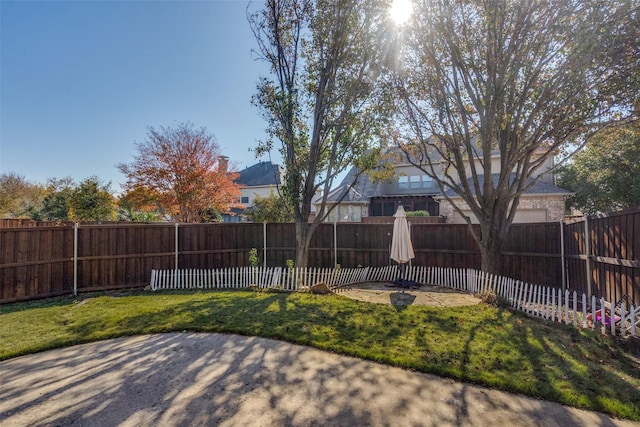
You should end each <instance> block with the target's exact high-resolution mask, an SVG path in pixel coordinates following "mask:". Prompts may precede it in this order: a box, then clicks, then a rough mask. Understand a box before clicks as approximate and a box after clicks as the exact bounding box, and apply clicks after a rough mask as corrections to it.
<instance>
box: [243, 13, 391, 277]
mask: <svg viewBox="0 0 640 427" xmlns="http://www.w3.org/2000/svg"><path fill="white" fill-rule="evenodd" d="M386 3H387V2H386V1H383V0H366V1H362V0H317V1H311V0H266V1H265V6H264V8H263V9H262V10H260V11H258V12H256V13H254V14H252V15H251V16H250V17H249V21H250V24H251V27H252V29H253V32H254V34H255V36H256V39H257V42H258V46H259V50H258V54H259V55H260V57H261V58H262V59H263V60H265V61H266V62H267V63H268V64H269V66H270V68H271V74H272V76H271V78H267V77H264V78H262V79H261V80H260V82H259V84H258V92H257V94H256V95H255V97H254V100H253V101H254V104H255V105H256V106H258V107H259V108H260V110H261V111H262V113H263V115H264V117H265V119H266V120H267V122H268V129H267V131H268V136H269V139H268V140H267V141H264V142H263V143H262V144H261V145H260V146H259V147H258V148H257V150H256V151H257V154H262V153H265V152H268V151H271V150H272V149H273V148H274V144H276V147H278V146H279V149H280V153H281V154H282V157H283V162H284V166H285V169H286V171H285V176H284V183H283V186H282V190H281V194H282V197H283V198H284V199H285V200H286V201H287V205H288V206H290V207H291V209H292V216H293V219H294V221H295V224H296V227H295V228H296V241H297V247H296V265H297V266H300V267H304V266H306V265H307V253H308V248H309V243H310V241H311V236H312V234H313V232H314V230H315V229H316V227H317V226H318V224H319V223H320V222H322V221H323V220H324V219H325V218H326V216H327V215H328V213H329V212H328V211H329V210H330V209H332V207H327V204H326V197H327V195H328V194H329V189H330V188H331V187H332V184H333V181H334V179H335V178H336V176H338V175H339V174H340V173H341V172H342V171H344V170H345V169H346V168H347V167H348V166H349V165H352V164H354V165H356V166H357V167H358V169H359V171H360V173H364V172H365V171H368V170H371V169H372V168H374V167H376V165H377V161H376V160H377V155H378V153H379V151H380V148H379V147H378V148H373V147H372V145H373V144H372V140H373V139H374V136H375V135H376V133H377V131H378V130H379V129H380V128H381V127H382V126H384V118H385V113H386V111H385V92H384V91H383V90H382V87H381V86H380V85H378V83H379V81H380V79H381V76H382V69H383V65H384V63H385V60H386V59H387V57H388V56H390V54H391V53H392V50H391V46H388V45H385V43H386V42H387V38H386V35H385V34H384V31H382V30H383V29H384V28H385V26H386V25H387V21H388V5H387V4H386ZM319 192H321V193H322V195H323V196H322V200H321V203H320V208H319V212H318V214H317V216H316V217H315V218H314V220H313V221H312V222H309V217H310V214H311V206H312V201H313V199H314V198H315V197H316V196H317V195H318V193H319ZM345 194H346V193H345Z"/></svg>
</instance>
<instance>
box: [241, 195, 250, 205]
mask: <svg viewBox="0 0 640 427" xmlns="http://www.w3.org/2000/svg"><path fill="white" fill-rule="evenodd" d="M240 203H244V204H247V203H249V197H248V196H242V197H240Z"/></svg>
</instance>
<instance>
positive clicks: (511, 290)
mask: <svg viewBox="0 0 640 427" xmlns="http://www.w3.org/2000/svg"><path fill="white" fill-rule="evenodd" d="M397 278H402V279H405V280H411V281H414V282H417V283H421V284H436V285H440V286H446V287H449V288H453V289H457V290H460V291H464V292H469V293H473V294H479V295H483V294H488V293H493V294H495V295H496V296H497V297H499V298H501V299H502V301H504V302H505V303H506V304H508V305H509V307H511V308H512V309H515V310H519V311H522V312H524V313H527V314H529V315H531V316H536V317H540V318H544V319H547V320H551V321H554V322H559V323H565V324H568V325H573V326H576V327H582V328H591V329H593V328H600V329H601V332H602V333H607V334H611V335H620V336H623V337H624V336H627V335H631V336H640V306H639V305H631V304H628V303H626V302H623V303H620V304H618V303H613V304H612V303H610V302H608V301H606V300H605V299H604V298H599V299H598V298H596V297H595V296H592V297H590V298H589V297H587V295H586V294H584V293H582V294H579V293H578V292H577V291H569V290H568V289H567V290H564V291H563V290H562V289H558V288H554V287H549V286H541V285H534V284H529V283H526V282H522V281H519V280H515V279H512V278H508V277H504V276H498V275H492V274H488V273H485V272H482V271H478V270H474V269H468V268H467V269H463V268H440V267H408V268H407V269H405V271H404V272H403V273H400V272H399V271H398V269H397V268H396V267H395V266H386V267H377V268H374V267H363V268H350V269H333V268H327V269H318V268H306V269H301V268H293V269H283V268H281V267H244V268H231V269H215V270H164V271H162V270H161V271H156V270H154V271H153V272H152V274H151V283H150V285H151V289H152V290H154V291H155V290H160V289H227V288H235V289H241V288H248V287H250V286H257V287H259V288H276V289H282V290H288V291H299V290H303V289H309V288H310V287H311V286H312V285H314V284H317V283H326V284H327V285H329V287H330V288H333V289H336V288H340V287H342V286H348V285H353V284H356V283H361V282H370V281H383V282H388V281H392V280H394V279H397Z"/></svg>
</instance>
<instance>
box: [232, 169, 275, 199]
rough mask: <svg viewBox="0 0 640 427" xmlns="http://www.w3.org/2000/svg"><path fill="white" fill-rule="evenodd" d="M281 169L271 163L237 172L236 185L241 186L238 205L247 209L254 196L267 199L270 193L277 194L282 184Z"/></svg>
mask: <svg viewBox="0 0 640 427" xmlns="http://www.w3.org/2000/svg"><path fill="white" fill-rule="evenodd" d="M283 173H284V171H283V169H282V168H281V167H280V165H276V164H273V163H271V162H259V163H256V164H255V165H252V166H249V167H247V168H245V169H244V170H241V171H240V172H238V174H239V176H238V178H237V179H236V181H235V182H236V184H240V185H241V186H242V188H241V191H242V195H241V196H240V203H242V204H243V205H245V206H246V207H247V208H250V207H251V206H253V201H254V200H255V198H256V196H260V197H268V196H269V194H271V193H272V192H273V193H274V194H278V188H279V187H280V185H282V182H283Z"/></svg>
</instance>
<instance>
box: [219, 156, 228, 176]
mask: <svg viewBox="0 0 640 427" xmlns="http://www.w3.org/2000/svg"><path fill="white" fill-rule="evenodd" d="M228 167H229V158H228V157H227V156H218V172H222V173H227V168H228Z"/></svg>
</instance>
